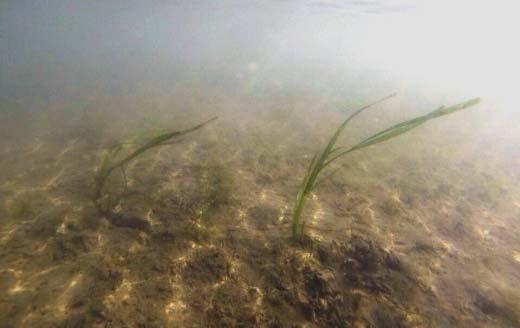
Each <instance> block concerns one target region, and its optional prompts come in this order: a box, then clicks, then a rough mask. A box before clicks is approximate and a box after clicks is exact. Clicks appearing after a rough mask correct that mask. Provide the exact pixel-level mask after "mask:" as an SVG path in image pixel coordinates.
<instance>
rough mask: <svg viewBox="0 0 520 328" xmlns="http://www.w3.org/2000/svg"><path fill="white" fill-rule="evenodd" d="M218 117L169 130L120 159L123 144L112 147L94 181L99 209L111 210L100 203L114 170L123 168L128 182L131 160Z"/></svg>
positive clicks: (170, 142)
mask: <svg viewBox="0 0 520 328" xmlns="http://www.w3.org/2000/svg"><path fill="white" fill-rule="evenodd" d="M216 119H217V118H216V117H214V118H212V119H209V120H207V121H205V122H202V123H200V124H197V125H195V126H193V127H191V128H188V129H185V130H179V131H173V132H167V133H163V134H161V135H158V136H156V137H153V138H152V139H150V140H149V141H148V142H146V143H145V144H144V145H142V146H140V147H138V148H137V149H135V150H134V151H132V152H130V153H129V154H128V155H127V156H124V157H122V158H121V159H119V160H116V158H117V156H118V155H119V154H120V152H121V151H122V150H123V144H121V143H119V144H117V145H116V146H114V147H112V149H110V151H109V152H108V153H107V154H106V156H105V158H104V159H103V162H102V164H101V167H100V168H99V169H98V171H97V173H96V176H95V178H94V181H95V192H94V202H95V203H96V206H97V207H98V209H100V210H102V211H107V210H109V209H106V208H103V206H102V205H101V204H100V200H101V198H102V196H103V189H104V187H105V184H106V182H107V180H108V178H109V177H110V175H111V174H112V173H113V172H114V171H116V170H117V169H119V170H121V172H122V174H123V177H124V179H125V183H126V174H125V167H126V165H127V164H128V163H129V162H130V161H131V160H133V159H134V158H136V157H138V156H140V155H142V154H143V153H144V152H146V151H147V150H150V149H152V148H155V147H160V146H165V145H170V144H172V140H173V139H175V138H179V137H181V136H184V135H186V134H188V133H190V132H194V131H196V130H199V129H201V128H203V127H204V126H206V125H207V124H209V123H210V122H213V121H214V120H216Z"/></svg>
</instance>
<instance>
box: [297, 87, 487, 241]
mask: <svg viewBox="0 0 520 328" xmlns="http://www.w3.org/2000/svg"><path fill="white" fill-rule="evenodd" d="M394 95H395V94H392V95H390V96H387V97H385V98H383V99H380V100H378V101H376V102H374V103H372V104H369V105H366V106H364V107H362V108H360V109H358V110H356V111H354V112H353V113H352V114H351V115H350V116H349V117H348V118H347V119H346V120H344V121H343V123H341V125H340V126H339V127H338V128H337V129H336V131H335V132H334V134H333V135H332V137H331V138H330V140H329V142H328V144H327V146H326V147H325V148H324V149H323V151H322V152H321V153H320V154H319V155H318V154H316V155H314V157H313V158H312V160H311V162H310V164H309V167H308V169H307V172H306V174H305V177H304V179H303V182H302V185H301V187H300V190H299V192H298V195H297V196H296V202H295V204H294V211H293V214H292V234H293V238H294V239H295V240H297V241H301V240H302V237H304V230H305V220H304V218H303V217H302V213H303V209H304V206H305V202H306V200H307V197H308V196H309V194H310V193H311V192H313V191H314V190H315V189H316V187H318V186H319V185H320V184H321V183H322V182H323V181H325V180H326V179H327V178H329V177H331V176H332V175H333V174H334V173H335V172H336V171H337V170H333V171H332V172H329V173H328V174H327V175H325V176H324V177H321V178H320V179H318V178H319V177H320V174H321V173H322V172H323V170H324V169H326V168H327V167H328V166H329V165H330V164H331V163H332V162H334V161H336V160H337V159H339V158H341V157H343V156H345V155H347V154H350V153H351V152H353V151H356V150H360V149H363V148H365V147H368V146H372V145H375V144H378V143H381V142H383V141H387V140H389V139H392V138H395V137H397V136H399V135H401V134H403V133H406V132H408V131H410V130H412V129H414V128H416V127H418V126H420V125H422V124H424V123H426V122H428V121H429V120H432V119H435V118H438V117H441V116H444V115H448V114H452V113H454V112H457V111H459V110H462V109H465V108H468V107H470V106H473V105H475V104H477V103H478V102H479V101H480V99H479V98H474V99H471V100H468V101H465V102H462V103H459V104H456V105H453V106H451V107H448V108H445V107H440V108H438V109H436V110H434V111H432V112H430V113H428V114H426V115H422V116H419V117H416V118H414V119H411V120H408V121H405V122H402V123H399V124H396V125H394V126H391V127H389V128H388V129H385V130H382V131H380V132H378V133H376V134H374V135H372V136H370V137H368V138H366V139H365V140H363V141H361V142H360V143H358V144H356V145H354V146H352V147H350V148H348V147H335V145H336V142H337V140H338V138H339V136H340V135H341V133H342V132H343V130H344V129H345V127H346V126H347V125H348V123H349V122H350V121H351V120H352V119H353V118H354V117H356V116H357V115H359V114H361V113H362V112H363V111H364V110H365V109H367V108H369V107H372V106H374V105H375V104H378V103H380V102H382V101H384V100H386V99H388V98H391V97H393V96H394Z"/></svg>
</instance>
